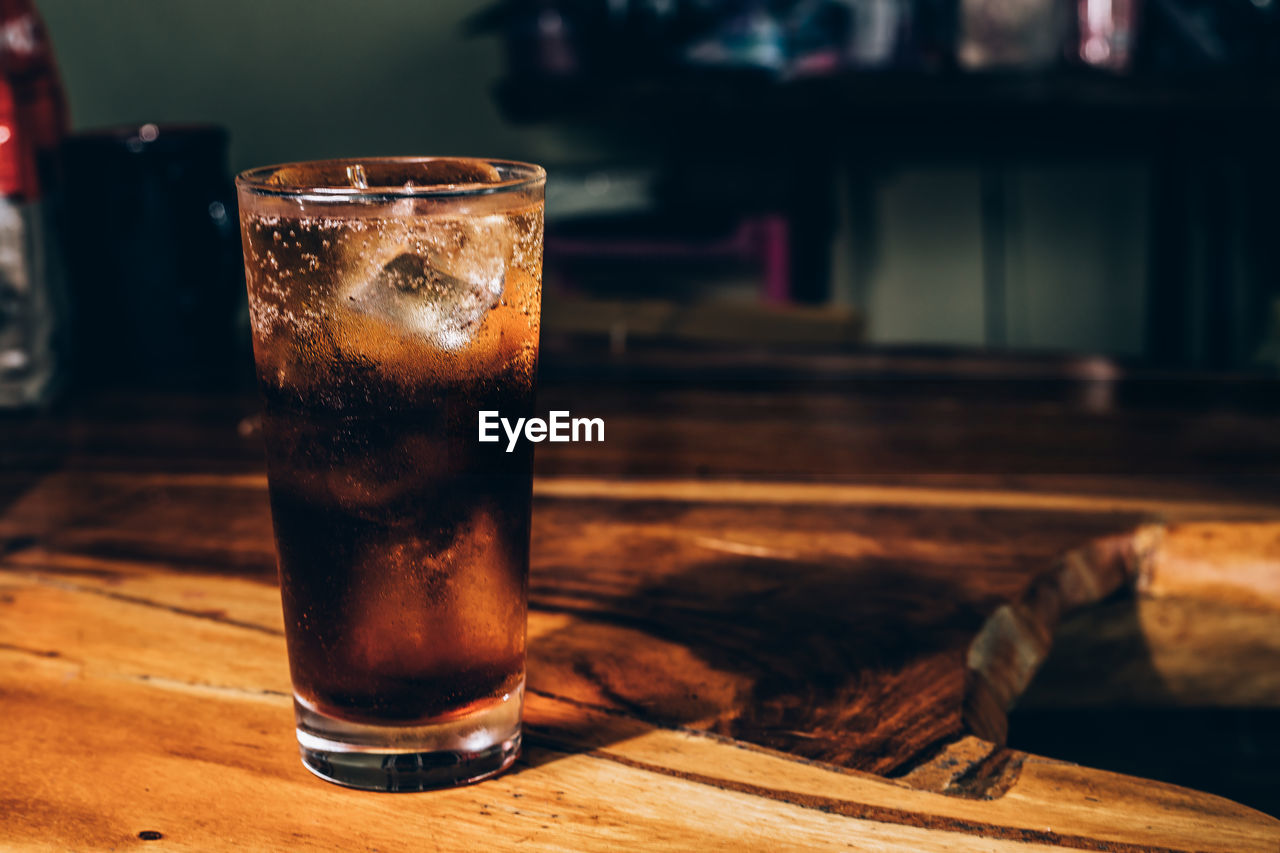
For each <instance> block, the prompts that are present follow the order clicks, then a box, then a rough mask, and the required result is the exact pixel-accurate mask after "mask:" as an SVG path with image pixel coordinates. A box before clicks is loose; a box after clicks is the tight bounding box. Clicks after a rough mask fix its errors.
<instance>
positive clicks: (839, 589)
mask: <svg viewBox="0 0 1280 853" xmlns="http://www.w3.org/2000/svg"><path fill="white" fill-rule="evenodd" d="M932 568H933V571H932V573H929V572H926V571H923V570H920V569H919V568H918V567H916V566H913V565H911V564H909V563H904V562H903V561H901V560H885V559H877V558H867V559H861V560H857V561H851V560H849V559H843V560H840V561H836V562H832V563H816V562H795V561H791V560H779V559H765V558H758V557H749V556H729V557H725V558H722V559H717V560H713V561H708V562H703V563H701V564H698V565H695V566H693V567H692V568H689V569H687V570H683V571H681V572H679V573H677V574H672V575H669V576H667V577H665V578H663V579H662V580H660V581H658V582H656V583H654V584H651V585H648V586H645V587H643V588H641V589H638V590H635V591H633V592H629V593H626V594H620V595H617V596H610V595H592V596H588V595H586V594H582V593H579V594H576V595H565V594H564V593H562V592H558V593H556V594H549V593H547V592H546V591H542V590H538V589H536V588H535V590H534V594H533V598H532V604H531V606H532V607H533V609H534V610H535V611H538V610H542V611H551V612H560V613H565V614H570V615H571V616H572V620H571V621H570V623H569V624H568V625H567V626H565V627H562V628H560V629H558V630H555V631H552V632H550V633H549V634H546V635H543V636H539V637H535V638H534V639H533V640H531V644H530V655H531V659H530V687H531V689H532V691H533V692H534V693H535V694H536V693H542V694H544V695H551V696H555V697H561V698H564V699H566V700H569V702H579V703H584V704H585V705H587V706H591V707H603V708H605V709H607V711H606V713H605V715H604V716H603V717H602V716H601V715H600V714H591V713H586V712H584V713H583V714H582V717H581V720H580V721H578V722H570V723H565V722H563V721H558V722H557V723H556V724H555V725H553V726H550V727H540V726H539V725H538V723H537V721H536V719H535V720H531V725H530V727H529V728H530V744H531V745H533V746H535V747H536V746H539V745H545V746H549V747H551V750H549V751H542V750H533V751H531V752H530V757H529V759H528V762H529V763H530V764H533V765H537V764H540V763H545V762H547V761H552V760H555V758H556V757H557V754H558V752H557V751H564V750H568V751H571V752H579V751H585V750H589V749H592V748H599V747H601V746H605V745H607V744H608V743H610V742H613V741H614V740H616V739H617V738H618V737H624V736H629V735H628V732H631V733H634V732H633V730H632V729H628V728H627V727H626V726H618V727H615V726H613V724H612V723H611V722H609V719H608V712H610V711H611V712H614V713H615V714H616V713H619V712H621V713H623V714H625V715H626V716H627V717H630V718H632V719H634V718H640V719H642V720H645V721H647V722H650V723H655V724H660V725H666V726H672V725H676V726H690V727H693V728H696V729H700V730H708V731H711V732H714V733H717V734H722V735H726V736H729V737H733V738H735V739H740V740H745V741H749V742H751V743H755V744H759V745H762V746H766V747H771V748H776V749H780V750H783V751H785V752H788V753H790V754H794V755H801V756H805V757H809V758H814V759H820V760H825V761H832V762H835V763H839V764H843V765H846V766H850V767H858V768H864V769H872V770H877V771H881V772H883V771H888V770H890V769H892V768H893V767H895V766H898V765H900V764H902V763H903V762H905V761H908V760H910V759H911V758H912V757H913V756H915V755H917V754H918V753H920V752H921V751H922V750H925V749H927V748H928V747H929V746H930V745H931V744H933V743H935V742H936V741H937V740H938V739H939V738H943V737H948V736H951V735H953V734H955V733H956V732H957V730H958V728H959V725H960V720H959V710H960V706H961V699H962V694H963V690H964V666H965V653H966V650H967V648H968V645H969V643H970V642H971V640H972V639H973V636H974V635H975V633H976V632H977V630H978V628H979V627H980V625H981V624H982V621H983V619H984V617H985V615H986V614H987V613H988V612H989V611H990V610H991V609H993V608H994V606H995V604H996V603H997V602H996V601H995V600H994V599H991V598H987V599H986V600H984V599H983V598H982V597H981V595H980V594H977V593H975V592H974V590H973V589H966V587H964V586H962V585H960V584H959V583H956V582H953V581H952V580H951V579H949V578H946V577H941V576H940V573H939V572H938V567H937V566H936V565H935V566H933V567H932Z"/></svg>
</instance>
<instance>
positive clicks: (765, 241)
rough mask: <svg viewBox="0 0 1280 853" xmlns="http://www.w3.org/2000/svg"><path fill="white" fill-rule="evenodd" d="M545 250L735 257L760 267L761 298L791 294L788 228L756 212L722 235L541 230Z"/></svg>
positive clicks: (644, 257) (633, 256)
mask: <svg viewBox="0 0 1280 853" xmlns="http://www.w3.org/2000/svg"><path fill="white" fill-rule="evenodd" d="M546 245H547V254H548V255H554V256H556V257H559V258H574V257H576V258H616V259H621V260H639V261H655V260H656V261H664V260H680V259H697V260H707V259H712V258H737V259H740V260H744V261H748V262H751V263H754V264H756V265H757V266H758V267H759V269H760V278H761V294H760V295H761V299H762V300H763V301H764V302H769V303H785V302H789V301H790V300H791V229H790V226H789V224H788V222H787V220H786V218H785V217H783V216H780V215H762V216H754V217H750V218H748V219H744V220H743V221H742V222H741V223H740V224H739V225H738V227H737V228H735V229H734V231H733V232H732V233H731V234H729V235H728V236H726V237H725V238H723V239H720V240H715V241H712V242H692V241H681V240H655V239H644V238H642V239H637V240H628V239H621V238H618V239H611V240H600V239H582V238H578V239H573V238H563V237H555V236H553V235H547V239H546Z"/></svg>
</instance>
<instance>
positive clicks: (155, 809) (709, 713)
mask: <svg viewBox="0 0 1280 853" xmlns="http://www.w3.org/2000/svg"><path fill="white" fill-rule="evenodd" d="M546 367H547V369H546V370H544V374H545V380H544V389H543V393H542V398H541V405H542V407H543V408H567V409H570V410H572V411H573V412H574V414H575V415H578V416H582V415H589V416H600V417H603V418H604V419H605V422H606V441H605V443H604V444H603V445H592V444H579V445H573V444H568V445H542V446H541V447H540V448H539V457H538V462H537V469H538V478H537V480H536V482H535V496H536V500H535V509H534V525H533V526H534V532H533V540H534V541H533V567H532V592H531V603H530V616H529V636H530V661H529V679H530V681H529V699H528V707H527V714H526V719H527V737H526V742H525V743H526V747H525V754H524V756H523V757H522V759H521V760H520V761H519V763H518V764H517V766H516V768H515V769H514V770H513V771H511V772H509V773H507V774H506V775H504V776H502V777H500V778H498V779H495V780H491V781H488V782H484V783H481V784H479V785H475V786H470V787H466V788H461V789H456V790H450V791H442V792H431V793H425V794H405V795H380V794H370V793H364V792H358V791H351V790H346V789H343V788H339V787H336V786H333V785H329V784H326V783H323V782H321V781H319V780H317V779H315V778H314V777H312V776H311V775H310V774H309V773H307V772H306V771H305V770H304V769H303V768H302V766H301V764H300V763H299V761H298V758H297V754H296V751H295V746H294V742H293V717H292V708H291V700H290V687H289V678H288V669H287V664H286V658H285V649H284V640H283V623H282V618H281V614H280V610H279V593H278V590H277V589H276V587H275V562H274V555H273V550H272V539H271V525H270V518H269V513H268V507H267V501H266V492H265V477H264V476H263V474H262V472H261V468H262V462H261V448H260V436H259V434H258V431H257V421H256V416H255V414H254V411H255V401H254V400H253V398H252V397H251V396H247V395H236V394H231V395H203V396H197V395H192V394H158V393H152V394H138V393H130V394H125V393H121V394H103V395H98V396H96V397H92V398H88V399H83V400H80V401H79V402H72V403H67V404H64V405H63V406H61V407H60V408H59V409H57V410H55V411H53V412H51V413H46V414H42V415H9V416H5V418H4V419H3V420H0V719H3V720H4V721H5V723H6V725H5V727H4V735H3V738H2V739H0V743H2V744H3V748H2V749H0V755H3V757H4V759H5V764H6V766H5V768H4V773H2V774H0V846H4V847H6V848H12V849H21V850H88V849H126V848H130V847H133V846H146V845H151V846H154V847H156V848H167V849H175V850H177V849H182V850H210V849H221V848H232V847H240V848H248V849H341V850H356V849H359V850H364V849H367V850H380V851H389V850H418V849H442V850H451V849H491V848H496V849H501V848H505V847H515V846H521V847H523V848H528V849H548V850H563V849H583V850H596V849H618V848H625V847H638V848H642V849H692V848H695V847H696V848H700V849H723V848H737V849H762V850H782V849H786V850H801V849H836V848H839V849H867V850H911V851H915V850H974V851H977V850H984V851H990V850H1000V851H1004V850H1028V851H1030V850H1040V849H1045V848H1046V847H1050V848H1053V847H1057V848H1064V849H1078V850H1107V851H1138V850H1143V851H1146V850H1157V851H1171V850H1177V851H1182V850H1221V851H1252V850H1257V851H1268V852H1269V853H1275V851H1277V850H1280V821H1277V820H1276V819H1274V818H1272V817H1268V816H1266V815H1263V814H1262V813H1260V812H1257V811H1254V810H1252V809H1249V808H1246V807H1244V806H1241V805H1238V804H1236V803H1233V802H1230V801H1228V800H1225V799H1222V798H1220V797H1216V796H1213V795H1210V794H1205V793H1198V792H1195V791H1192V790H1188V789H1184V788H1178V787H1174V786H1172V785H1167V784H1163V783H1159V782H1153V781H1147V780H1143V779H1139V778H1134V777H1130V776H1122V775H1118V774H1114V773H1109V772H1105V771H1101V770H1093V769H1089V768H1086V767H1080V766H1077V765H1074V764H1070V763H1067V762H1064V761H1061V760H1057V759H1055V758H1053V757H1042V756H1035V755H1028V754H1025V753H1021V752H1018V751H1016V750H1011V749H1008V748H1005V747H1004V746H1003V745H1002V744H1003V742H1004V740H1005V737H1006V728H1007V717H1006V713H1007V711H1008V709H1009V708H1010V707H1011V706H1012V705H1013V704H1014V703H1015V702H1016V700H1017V699H1018V697H1019V696H1020V695H1022V694H1023V692H1024V691H1025V690H1026V689H1027V686H1028V684H1029V683H1030V682H1031V679H1032V677H1033V675H1034V674H1035V672H1036V669H1037V667H1038V666H1039V664H1040V663H1041V662H1042V661H1043V660H1044V659H1045V656H1046V655H1047V654H1048V652H1049V649H1050V647H1051V645H1052V643H1053V641H1054V637H1055V632H1056V631H1058V630H1059V629H1060V626H1061V625H1063V624H1066V623H1064V622H1063V620H1064V618H1065V617H1066V616H1067V614H1070V613H1076V614H1081V615H1082V616H1083V618H1086V619H1088V618H1090V617H1089V614H1091V613H1093V614H1099V613H1100V614H1104V616H1105V614H1106V612H1107V610H1106V604H1105V603H1104V604H1101V605H1100V604H1099V603H1103V602H1107V601H1110V602H1114V601H1116V600H1117V599H1118V598H1127V599H1129V600H1136V601H1138V602H1140V604H1141V606H1142V610H1140V613H1142V614H1143V615H1142V618H1141V619H1139V620H1138V623H1137V628H1136V629H1135V628H1133V626H1129V629H1130V630H1137V631H1139V632H1140V633H1142V635H1143V637H1142V639H1143V643H1144V648H1145V650H1146V652H1145V653H1146V655H1147V657H1146V658H1144V666H1146V667H1147V669H1148V670H1149V669H1150V668H1151V667H1153V666H1154V667H1155V668H1156V670H1158V677H1159V679H1160V682H1161V684H1162V685H1163V686H1164V687H1165V688H1167V690H1169V691H1172V694H1171V695H1174V696H1175V697H1177V696H1182V697H1185V698H1186V699H1187V701H1188V702H1192V703H1197V702H1198V703H1200V704H1206V703H1207V704H1213V703H1215V702H1222V703H1225V704H1233V705H1241V706H1248V707H1272V708H1274V707H1280V476H1278V475H1280V393H1277V391H1278V390H1280V386H1277V384H1276V383H1274V382H1259V381H1248V380H1231V379H1224V378H1214V377H1177V378H1175V377H1169V376H1154V375H1147V376H1142V375H1135V376H1130V375H1121V374H1119V373H1118V372H1117V371H1116V370H1115V369H1114V368H1112V367H1111V366H1109V365H1107V364H1106V363H1104V362H1101V361H1096V360H1083V361H1070V360H1060V359H1039V360H1031V361H1018V362H994V361H991V360H990V359H978V358H956V357H951V358H940V357H934V356H929V355H901V354H899V355H876V354H862V355H811V354H809V355H797V356H793V357H781V356H776V355H775V356H766V355H762V354H755V353H750V352H737V353H732V354H723V353H688V352H674V351H666V350H661V349H655V350H652V351H648V352H642V353H638V354H633V355H631V356H628V357H627V358H626V359H623V360H621V361H617V360H615V361H612V362H611V361H610V360H609V358H607V357H606V356H604V355H596V356H593V357H590V358H587V357H584V356H582V355H581V354H578V355H575V356H574V357H572V358H569V357H557V356H556V355H555V353H554V352H553V353H552V356H551V357H550V358H549V359H548V364H547V365H546ZM1095 605H1096V606H1095ZM1091 608H1092V609H1091ZM1093 618H1094V623H1093V625H1092V627H1091V628H1090V629H1089V632H1088V633H1089V636H1090V637H1094V636H1105V635H1106V633H1107V631H1108V630H1111V628H1109V627H1108V623H1107V622H1106V620H1105V618H1098V617H1097V616H1096V615H1095V617H1093ZM1117 630H1118V629H1117ZM1131 664H1132V661H1125V660H1119V659H1117V660H1115V661H1114V667H1113V668H1114V669H1115V670H1116V671H1117V672H1119V671H1122V670H1123V668H1124V667H1125V666H1128V665H1131ZM1095 669H1096V668H1095ZM1104 669H1105V667H1104ZM1092 686H1093V685H1090V684H1079V685H1070V684H1068V685H1065V686H1064V685H1062V684H1058V685H1057V689H1058V690H1060V691H1065V692H1068V693H1069V692H1071V691H1072V690H1073V689H1078V690H1080V691H1088V690H1089V689H1091V688H1092ZM1130 698H1132V697H1130ZM1165 699H1166V700H1168V696H1167V695H1166V696H1165ZM1194 734H1195V733H1194V732H1188V733H1187V739H1188V741H1187V743H1171V744H1169V749H1171V750H1176V749H1189V748H1194V747H1193V746H1188V745H1187V744H1191V743H1193V742H1194Z"/></svg>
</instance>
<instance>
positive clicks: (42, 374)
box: [0, 0, 67, 408]
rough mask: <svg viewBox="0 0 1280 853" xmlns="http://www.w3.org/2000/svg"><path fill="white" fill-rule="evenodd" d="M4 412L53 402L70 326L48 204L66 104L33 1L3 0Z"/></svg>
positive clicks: (0, 391)
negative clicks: (62, 337)
mask: <svg viewBox="0 0 1280 853" xmlns="http://www.w3.org/2000/svg"><path fill="white" fill-rule="evenodd" d="M0 72H2V73H0V406H3V407H8V408H12V407H21V406H28V405H31V404H34V403H39V402H41V401H43V400H45V399H47V398H48V396H49V395H50V393H51V392H52V390H53V387H54V384H55V381H56V380H57V378H58V377H59V374H60V370H61V365H60V363H59V355H60V353H61V350H60V348H59V346H58V342H59V339H58V334H59V333H60V327H61V325H62V320H63V318H64V317H65V310H64V302H63V299H62V288H61V277H60V275H59V274H58V270H59V268H60V267H59V264H58V254H57V252H56V251H54V249H53V240H52V237H53V228H52V223H53V217H52V216H51V215H50V211H49V210H48V205H47V204H46V201H45V198H46V194H45V193H44V192H43V190H45V189H47V188H48V185H49V183H50V182H51V181H52V179H53V177H54V174H55V171H54V158H55V156H56V151H57V148H58V144H59V142H60V140H61V139H62V137H63V135H64V134H65V133H66V130H67V103H66V98H65V96H64V95H63V91H62V82H61V80H60V79H59V78H58V70H57V66H56V64H55V62H54V57H53V50H52V48H51V46H50V44H49V39H48V35H47V33H46V31H45V28H44V23H43V22H42V21H41V20H40V16H39V15H38V14H37V13H36V10H35V8H34V7H33V6H32V4H31V2H30V0H0Z"/></svg>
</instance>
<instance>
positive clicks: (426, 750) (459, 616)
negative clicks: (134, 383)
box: [236, 158, 545, 791]
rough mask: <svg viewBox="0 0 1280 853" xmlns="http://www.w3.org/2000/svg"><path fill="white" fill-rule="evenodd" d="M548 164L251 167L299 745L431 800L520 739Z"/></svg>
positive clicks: (324, 771)
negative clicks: (511, 428)
mask: <svg viewBox="0 0 1280 853" xmlns="http://www.w3.org/2000/svg"><path fill="white" fill-rule="evenodd" d="M544 182H545V175H544V173H543V171H542V169H541V168H539V167H537V166H532V165H527V164H524V163H514V162H505V161H493V160H472V159H461V158H373V159H365V160H329V161H322V162H314V163H298V164H292V165H285V166H273V167H267V168H262V169H254V170H251V171H248V172H245V173H244V174H242V175H240V176H239V178H237V180H236V186H237V190H238V193H239V201H240V227H241V236H242V240H243V244H244V263H245V274H246V278H247V281H248V289H249V307H250V315H251V319H252V325H253V345H254V359H255V362H256V364H257V373H258V383H259V386H260V388H261V391H262V397H263V401H264V417H263V432H264V434H265V437H266V445H267V463H268V479H269V484H270V493H271V514H272V521H273V523H274V526H275V537H276V550H277V554H278V556H279V565H280V586H281V597H282V599H283V603H284V617H285V629H286V640H287V643H288V648H289V668H290V671H291V674H292V677H293V690H294V707H295V710H296V719H297V735H298V744H299V747H300V749H301V752H302V760H303V763H304V764H305V765H306V766H307V767H308V768H309V769H310V770H311V771H312V772H313V773H315V774H316V775H318V776H320V777H322V778H324V779H328V780H330V781H332V782H337V783H340V784H343V785H349V786H352V787H357V788H367V789H374V790H382V791H417V790H423V789H426V788H434V787H443V786H448V785H456V784H462V783H465V782H471V781H475V780H478V779H483V778H486V777H488V776H491V775H493V774H495V773H498V772H500V771H502V770H503V769H505V768H506V767H508V766H510V764H511V763H512V762H513V761H514V760H515V757H516V754H517V753H518V751H519V749H520V715H521V707H522V702H523V694H524V678H525V613H526V601H527V593H528V568H529V503H530V492H531V478H530V462H531V453H530V450H529V449H528V448H529V447H530V444H529V442H520V443H519V444H517V445H516V447H515V449H514V450H513V451H510V452H508V450H507V445H506V442H496V443H480V442H479V441H478V440H477V438H478V412H480V411H482V410H494V411H497V412H499V413H500V415H501V417H504V418H508V419H512V421H513V422H514V418H518V417H530V416H531V415H532V407H533V394H534V375H535V372H536V367H537V361H538V324H539V308H540V299H541V290H542V272H541V270H542V205H543V185H544Z"/></svg>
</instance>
